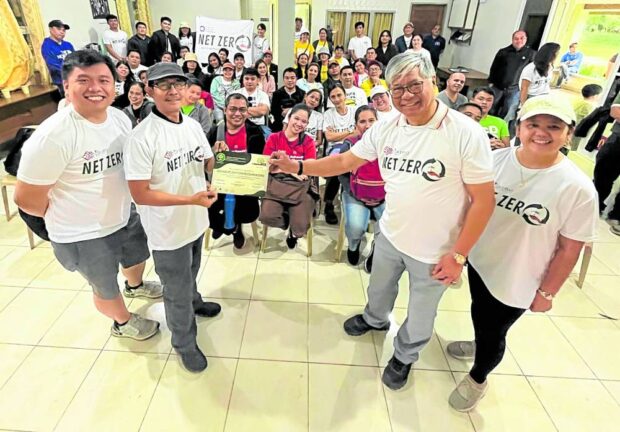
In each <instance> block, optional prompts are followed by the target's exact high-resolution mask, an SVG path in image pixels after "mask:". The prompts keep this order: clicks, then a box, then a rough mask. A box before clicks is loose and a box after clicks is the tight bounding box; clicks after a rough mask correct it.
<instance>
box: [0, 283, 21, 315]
mask: <svg viewBox="0 0 620 432" xmlns="http://www.w3.org/2000/svg"><path fill="white" fill-rule="evenodd" d="M9 288H21V290H20V291H19V292H18V293H17V294H15V296H14V297H13V298H12V299H11V300H9V302H8V303H7V304H5V305H4V306H3V307H1V308H0V314H1V313H2V312H3V311H4V310H5V309H6V308H7V307H9V305H10V304H11V303H13V302H14V301H15V299H16V298H17V297H19V296H20V295H21V294H22V293H23V292H24V290H25V289H26V288H24V287H9Z"/></svg>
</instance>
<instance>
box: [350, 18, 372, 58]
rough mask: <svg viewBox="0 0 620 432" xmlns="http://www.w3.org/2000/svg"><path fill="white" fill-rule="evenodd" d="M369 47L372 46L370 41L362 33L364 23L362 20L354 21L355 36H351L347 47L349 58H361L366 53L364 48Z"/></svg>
mask: <svg viewBox="0 0 620 432" xmlns="http://www.w3.org/2000/svg"><path fill="white" fill-rule="evenodd" d="M370 47H372V41H371V40H370V38H369V37H368V36H366V35H365V34H364V23H363V22H362V21H358V22H356V23H355V36H354V37H352V38H351V40H350V41H349V46H348V47H347V49H348V50H349V55H350V56H351V60H357V59H358V58H362V59H363V58H364V56H365V55H366V50H367V49H368V48H370Z"/></svg>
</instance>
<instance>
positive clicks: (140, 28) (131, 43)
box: [127, 21, 151, 66]
mask: <svg viewBox="0 0 620 432" xmlns="http://www.w3.org/2000/svg"><path fill="white" fill-rule="evenodd" d="M150 40H151V38H150V37H149V36H148V35H147V34H146V24H145V23H143V22H142V21H138V22H137V23H136V34H135V35H133V36H132V37H130V38H129V40H128V41H127V53H128V54H129V51H131V50H134V51H138V52H139V53H140V58H141V59H142V64H144V65H145V66H147V64H146V63H148V58H149V41H150ZM149 66H150V65H149Z"/></svg>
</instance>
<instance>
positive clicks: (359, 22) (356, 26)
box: [355, 21, 366, 28]
mask: <svg viewBox="0 0 620 432" xmlns="http://www.w3.org/2000/svg"><path fill="white" fill-rule="evenodd" d="M359 26H362V28H363V27H365V26H366V25H365V24H364V22H363V21H358V22H356V23H355V28H358V27H359Z"/></svg>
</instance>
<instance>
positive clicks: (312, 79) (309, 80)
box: [297, 63, 323, 94]
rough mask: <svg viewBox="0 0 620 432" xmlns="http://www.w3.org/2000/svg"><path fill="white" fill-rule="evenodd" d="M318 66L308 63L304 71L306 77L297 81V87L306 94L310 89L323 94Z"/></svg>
mask: <svg viewBox="0 0 620 432" xmlns="http://www.w3.org/2000/svg"><path fill="white" fill-rule="evenodd" d="M318 79H319V65H318V64H316V63H310V64H309V65H308V68H307V69H306V77H305V78H301V79H298V80H297V87H299V88H300V89H302V90H303V91H305V92H306V93H307V92H308V91H310V90H312V89H317V90H320V91H321V94H322V93H323V84H321V83H320V82H319V81H318Z"/></svg>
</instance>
